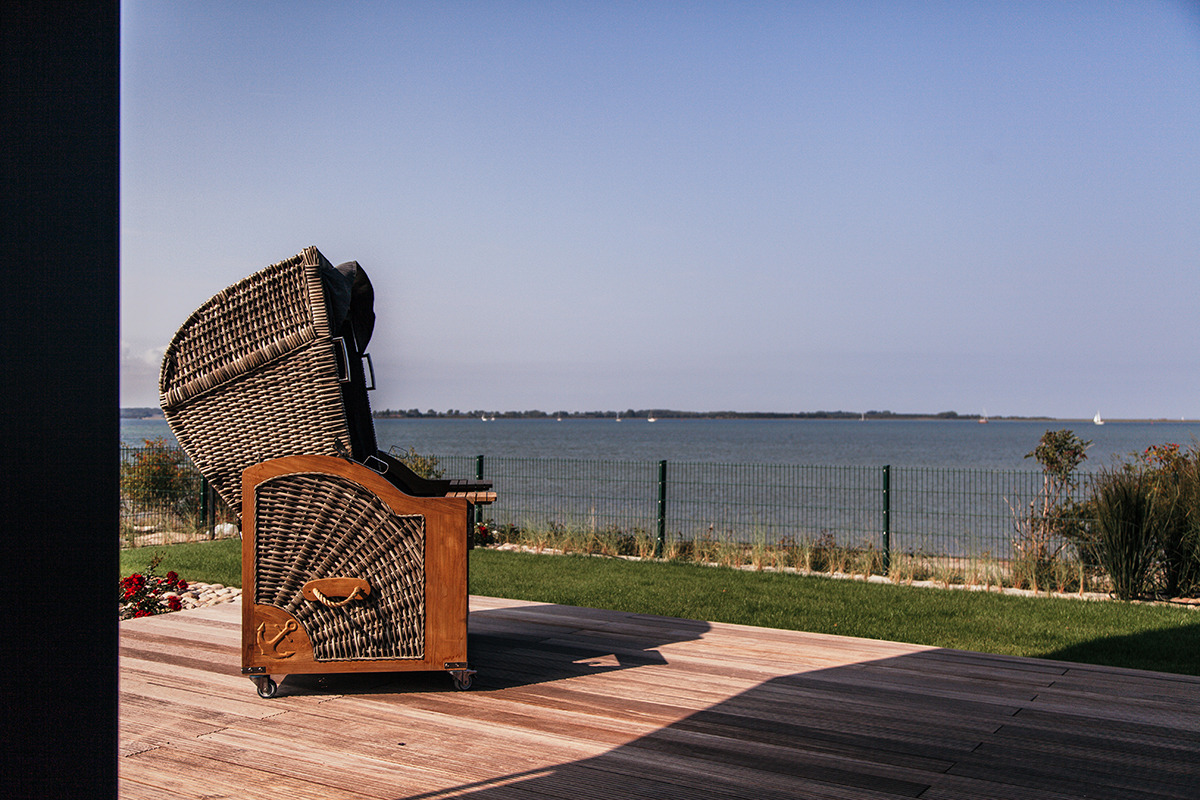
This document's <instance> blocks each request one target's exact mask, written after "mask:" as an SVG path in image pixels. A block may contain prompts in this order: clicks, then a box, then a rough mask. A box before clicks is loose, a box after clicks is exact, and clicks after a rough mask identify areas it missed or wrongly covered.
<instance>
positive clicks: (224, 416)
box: [159, 247, 350, 512]
mask: <svg viewBox="0 0 1200 800" xmlns="http://www.w3.org/2000/svg"><path fill="white" fill-rule="evenodd" d="M322 265H324V266H325V267H329V262H328V261H326V260H325V258H324V256H322V255H321V253H320V252H319V251H318V250H317V249H316V248H315V247H309V248H307V249H306V250H305V251H304V252H303V253H300V254H299V255H297V256H294V257H292V258H289V259H287V260H285V261H280V262H278V263H277V264H272V265H271V266H269V267H267V268H265V269H262V270H260V271H258V272H256V273H254V274H253V275H251V276H250V277H248V278H245V279H244V280H241V281H239V282H238V283H235V284H234V285H232V286H230V287H228V288H227V289H224V290H223V291H221V292H219V293H217V294H216V295H214V296H213V297H212V298H210V299H209V300H208V301H207V302H206V303H205V304H204V305H202V306H201V307H200V308H199V309H197V310H196V311H195V312H194V313H193V314H192V315H191V317H189V318H188V320H187V321H186V322H185V323H184V324H183V325H182V326H181V327H180V329H179V331H178V332H177V333H176V334H175V337H174V338H173V339H172V340H171V343H170V345H169V346H168V347H167V352H166V355H165V356H164V358H163V365H162V371H161V373H160V375H159V392H160V400H161V403H162V409H163V415H164V416H165V417H166V419H167V422H168V423H169V424H170V426H171V431H172V432H173V433H174V434H175V438H176V439H178V440H179V444H180V446H182V447H183V449H184V451H185V452H186V453H187V454H188V456H189V457H190V458H191V459H192V462H193V463H194V464H195V465H196V468H197V469H199V470H200V473H201V474H202V475H204V477H205V478H207V479H208V481H209V483H211V484H212V486H213V488H214V489H216V491H217V493H218V494H220V495H221V497H222V498H223V499H224V500H225V502H226V503H227V504H228V505H229V507H230V508H231V509H235V510H238V511H239V512H240V509H241V479H242V470H244V469H245V468H246V467H249V466H251V465H253V464H257V463H259V462H261V461H266V460H268V459H272V458H282V457H284V456H291V455H305V454H311V455H332V456H336V455H339V454H340V453H342V452H349V445H350V433H349V426H348V423H347V420H346V412H345V407H344V405H343V403H342V395H341V385H340V383H339V381H338V370H337V361H336V357H335V355H334V345H333V341H332V337H331V333H330V330H329V320H328V311H327V309H326V304H325V297H324V290H323V288H322V284H321V276H320V269H321V267H322Z"/></svg>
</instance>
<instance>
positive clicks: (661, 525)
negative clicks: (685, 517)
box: [654, 461, 667, 558]
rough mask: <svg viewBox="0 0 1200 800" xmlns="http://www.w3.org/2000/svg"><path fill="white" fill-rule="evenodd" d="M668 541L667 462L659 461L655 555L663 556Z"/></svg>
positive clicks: (657, 556) (656, 556)
mask: <svg viewBox="0 0 1200 800" xmlns="http://www.w3.org/2000/svg"><path fill="white" fill-rule="evenodd" d="M666 543H667V462H666V461H659V462H658V538H657V539H655V541H654V557H655V558H662V557H663V550H664V549H665V548H666Z"/></svg>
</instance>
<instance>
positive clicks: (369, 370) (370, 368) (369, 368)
mask: <svg viewBox="0 0 1200 800" xmlns="http://www.w3.org/2000/svg"><path fill="white" fill-rule="evenodd" d="M362 360H363V366H364V367H366V369H364V370H363V372H364V373H365V375H370V376H371V380H370V382H369V383H368V384H367V391H368V392H370V391H374V389H375V364H374V363H372V362H371V354H370V353H363V354H362Z"/></svg>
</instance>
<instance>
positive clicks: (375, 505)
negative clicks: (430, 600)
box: [254, 473, 425, 661]
mask: <svg viewBox="0 0 1200 800" xmlns="http://www.w3.org/2000/svg"><path fill="white" fill-rule="evenodd" d="M254 509H255V511H254V559H255V561H254V581H255V584H254V602H255V603H258V604H261V605H271V606H275V607H277V608H280V609H283V610H284V611H286V612H288V613H289V614H291V615H292V616H293V617H295V618H296V621H297V622H298V623H299V624H300V625H301V626H303V627H304V630H305V631H306V632H307V634H308V636H309V639H311V640H312V644H313V656H314V658H315V659H316V660H317V661H338V660H346V659H403V658H416V659H420V658H424V655H425V518H424V517H422V516H398V515H396V514H393V513H392V511H391V509H390V508H389V507H388V506H387V505H386V504H385V503H383V502H382V501H381V500H380V499H379V498H378V497H376V496H375V494H374V493H372V492H370V491H368V490H367V489H364V488H363V487H362V486H360V485H358V484H357V483H355V482H353V481H350V480H347V479H346V478H343V477H340V476H336V475H327V474H320V473H296V474H291V475H281V476H279V477H276V478H270V479H268V480H266V481H263V482H262V483H260V484H258V486H257V487H256V489H255V497H254ZM320 578H363V579H365V580H367V582H368V583H370V584H371V594H370V595H369V596H367V597H366V598H365V599H361V600H355V601H354V602H351V603H349V604H348V605H346V606H344V607H342V608H330V607H328V606H326V605H323V604H322V603H319V602H315V601H312V600H306V599H305V598H304V595H303V593H302V589H303V587H304V584H305V583H307V582H308V581H311V580H317V579H320Z"/></svg>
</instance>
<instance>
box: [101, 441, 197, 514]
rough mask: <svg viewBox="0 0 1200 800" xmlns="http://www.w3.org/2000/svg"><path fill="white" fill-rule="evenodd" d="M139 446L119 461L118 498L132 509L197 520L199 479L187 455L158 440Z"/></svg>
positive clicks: (145, 442)
mask: <svg viewBox="0 0 1200 800" xmlns="http://www.w3.org/2000/svg"><path fill="white" fill-rule="evenodd" d="M143 443H144V444H143V447H141V448H139V449H135V450H133V451H132V457H131V458H128V459H122V461H121V496H122V497H123V498H124V499H125V500H127V501H129V502H130V503H132V504H134V505H135V506H139V507H143V508H156V509H163V510H169V511H171V512H173V513H175V514H177V515H179V516H181V517H195V516H197V515H198V514H199V513H200V500H201V498H200V493H201V486H202V482H203V479H202V478H201V476H200V473H199V472H198V471H197V470H196V468H195V467H194V466H192V462H191V461H189V460H188V457H187V455H186V454H185V453H184V452H183V450H181V449H179V448H178V447H175V446H174V445H171V444H170V443H168V442H167V440H166V439H165V438H164V437H162V436H160V437H158V438H157V439H144V440H143Z"/></svg>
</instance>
